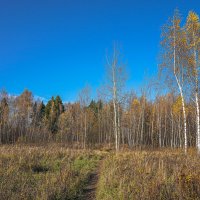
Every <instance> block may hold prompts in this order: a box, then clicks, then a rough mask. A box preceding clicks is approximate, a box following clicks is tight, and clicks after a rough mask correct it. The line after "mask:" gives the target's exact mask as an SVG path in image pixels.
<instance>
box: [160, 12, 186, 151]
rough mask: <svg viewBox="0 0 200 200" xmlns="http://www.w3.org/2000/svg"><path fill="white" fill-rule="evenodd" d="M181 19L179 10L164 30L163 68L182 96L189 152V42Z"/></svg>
mask: <svg viewBox="0 0 200 200" xmlns="http://www.w3.org/2000/svg"><path fill="white" fill-rule="evenodd" d="M180 24H181V18H180V14H179V12H178V11H177V10H175V12H174V16H173V18H172V19H171V20H170V24H169V25H166V26H165V28H164V29H163V34H162V36H163V40H162V43H161V44H162V46H163V47H164V52H163V58H164V59H163V63H162V67H165V68H168V70H169V72H170V76H171V75H172V74H173V77H174V79H175V82H176V85H177V86H178V91H179V94H180V96H181V102H182V112H183V124H184V150H185V153H186V152H187V123H186V122H187V119H186V107H185V96H184V86H185V85H184V83H185V78H186V61H185V59H186V57H187V42H186V34H185V32H184V30H183V29H182V28H181V25H180Z"/></svg>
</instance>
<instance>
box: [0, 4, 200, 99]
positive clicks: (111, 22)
mask: <svg viewBox="0 0 200 200" xmlns="http://www.w3.org/2000/svg"><path fill="white" fill-rule="evenodd" d="M175 8H178V9H179V10H180V12H181V13H182V15H183V16H184V17H186V15H187V13H188V11H189V10H194V11H196V12H197V13H198V14H200V1H199V0H159V1H158V0H139V1H136V0H98V1H97V0H17V1H16V0H0V88H5V89H6V90H7V91H8V92H9V93H12V94H20V93H21V92H22V91H23V90H24V89H25V88H28V89H29V90H31V91H32V92H33V94H34V95H37V96H41V97H44V98H46V99H48V98H50V97H51V96H52V95H57V94H59V95H60V96H61V97H62V98H63V100H64V101H73V100H75V99H76V97H77V93H78V91H79V90H80V89H81V88H83V87H84V86H85V85H86V84H89V85H91V87H92V89H93V91H95V90H96V88H98V87H99V86H100V85H101V82H102V81H103V79H104V72H105V67H104V66H105V54H106V49H111V47H112V43H113V41H118V43H119V44H120V46H121V47H122V53H123V55H124V59H125V61H126V63H127V68H128V73H129V80H128V83H127V87H128V88H129V89H130V88H133V89H135V90H137V89H138V88H139V86H140V85H141V84H142V82H143V81H144V75H145V73H146V74H149V75H150V76H151V75H155V74H156V72H157V65H158V64H157V63H158V59H157V58H158V53H159V41H160V28H161V26H162V25H163V24H164V23H165V22H166V21H167V19H168V17H169V16H171V15H172V14H173V11H174V9H175Z"/></svg>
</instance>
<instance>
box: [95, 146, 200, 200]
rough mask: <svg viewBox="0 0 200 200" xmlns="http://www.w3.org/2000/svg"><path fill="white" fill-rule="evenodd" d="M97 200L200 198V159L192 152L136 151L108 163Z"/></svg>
mask: <svg viewBox="0 0 200 200" xmlns="http://www.w3.org/2000/svg"><path fill="white" fill-rule="evenodd" d="M97 199H99V200H100V199H101V200H102V199H104V200H111V199H115V200H118V199H121V200H125V199H133V200H134V199H135V200H138V199H145V200H154V199H155V200H159V199H163V200H167V199H171V200H172V199H180V200H182V199H187V200H189V199H190V200H195V199H200V158H199V157H198V156H197V155H196V153H195V152H193V151H192V150H190V152H189V153H188V155H187V156H185V155H184V154H183V153H182V152H181V151H179V150H173V151H171V150H164V151H134V152H124V153H119V154H118V155H114V154H112V155H110V156H108V157H107V159H106V160H105V162H104V164H103V166H102V171H101V176H100V182H99V185H98V192H97Z"/></svg>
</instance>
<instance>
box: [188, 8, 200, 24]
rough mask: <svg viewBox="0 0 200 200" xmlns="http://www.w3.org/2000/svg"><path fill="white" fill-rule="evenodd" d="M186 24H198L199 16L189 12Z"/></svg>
mask: <svg viewBox="0 0 200 200" xmlns="http://www.w3.org/2000/svg"><path fill="white" fill-rule="evenodd" d="M187 22H189V23H199V16H198V15H197V14H196V13H195V12H193V11H190V12H189V15H188V18H187Z"/></svg>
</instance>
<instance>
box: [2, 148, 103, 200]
mask: <svg viewBox="0 0 200 200" xmlns="http://www.w3.org/2000/svg"><path fill="white" fill-rule="evenodd" d="M100 158H101V155H99V154H97V153H94V152H92V151H78V150H67V149H65V148H61V147H59V146H58V145H54V146H48V147H29V146H22V147H9V146H3V147H0V199H1V200H4V199H9V200H16V199H17V200H22V199H23V200H25V199H27V200H32V199H34V200H61V199H62V200H67V199H80V198H81V196H82V193H83V189H84V187H85V184H86V182H87V179H88V177H89V175H90V173H91V172H92V171H94V170H95V169H96V167H97V165H98V163H99V160H100Z"/></svg>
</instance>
